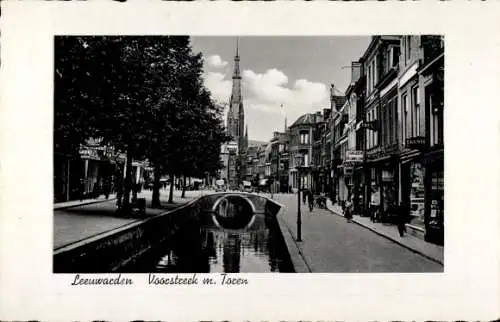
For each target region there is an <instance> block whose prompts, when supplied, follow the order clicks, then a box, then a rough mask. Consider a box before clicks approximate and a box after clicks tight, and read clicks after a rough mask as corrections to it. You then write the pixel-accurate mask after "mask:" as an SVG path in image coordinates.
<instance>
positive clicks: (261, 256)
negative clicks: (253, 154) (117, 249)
mask: <svg viewBox="0 0 500 322" xmlns="http://www.w3.org/2000/svg"><path fill="white" fill-rule="evenodd" d="M241 201H242V199H240V198H233V199H231V198H224V199H223V200H222V201H221V202H219V203H216V204H215V205H214V207H213V208H212V209H210V210H207V209H205V210H203V211H202V212H201V213H200V214H197V216H198V217H199V218H200V220H199V221H197V224H193V222H191V223H190V225H185V226H181V227H179V228H178V229H177V231H176V232H175V233H174V234H173V235H172V236H171V237H170V238H169V239H167V240H166V241H165V242H163V243H162V244H161V245H155V247H154V250H152V251H150V252H148V253H147V254H145V255H144V256H141V257H140V258H139V259H137V260H135V261H133V262H132V263H130V264H129V265H126V266H125V267H122V269H120V271H123V272H134V273H195V272H196V273H258V272H294V269H293V264H292V263H291V260H290V257H289V254H288V249H287V246H286V244H285V242H284V239H283V236H282V235H281V230H280V227H279V224H278V221H277V219H276V214H272V213H270V212H256V211H255V209H252V208H253V207H251V206H249V205H248V203H246V202H241Z"/></svg>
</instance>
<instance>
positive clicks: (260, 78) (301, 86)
mask: <svg viewBox="0 0 500 322" xmlns="http://www.w3.org/2000/svg"><path fill="white" fill-rule="evenodd" d="M204 79H205V85H206V86H207V88H208V89H209V90H210V91H211V93H212V97H213V99H215V100H217V101H219V102H222V103H229V98H230V96H231V84H232V79H231V75H230V74H224V73H219V72H207V73H205V75H204ZM242 95H243V104H244V106H245V119H246V121H248V128H249V136H250V138H251V139H255V140H265V141H267V140H269V139H270V137H271V136H272V132H273V131H276V130H279V131H282V130H283V127H284V118H285V115H286V117H287V119H288V125H291V124H292V123H293V122H294V121H295V120H296V119H297V118H298V117H300V116H301V115H302V114H304V113H313V112H315V111H320V110H322V109H323V108H325V107H328V106H329V105H330V103H329V94H328V88H327V86H326V85H325V84H323V83H316V82H312V81H309V80H307V79H297V80H295V82H293V83H291V84H289V78H288V76H287V75H286V74H285V73H284V72H282V71H280V70H278V69H275V68H273V69H268V70H267V71H265V72H264V73H256V72H254V71H252V70H244V71H243V73H242ZM281 105H283V108H281ZM226 109H227V106H226ZM226 112H227V111H226Z"/></svg>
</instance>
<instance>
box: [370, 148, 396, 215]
mask: <svg viewBox="0 0 500 322" xmlns="http://www.w3.org/2000/svg"><path fill="white" fill-rule="evenodd" d="M369 167H370V170H369V174H370V178H369V189H368V193H367V197H368V198H370V199H368V200H367V201H368V203H370V201H371V196H372V195H373V194H374V193H375V194H377V195H379V196H380V200H378V202H379V203H380V204H379V210H380V218H381V220H382V221H383V222H395V219H396V218H395V216H396V215H397V212H396V211H395V206H397V204H398V191H399V186H398V178H399V177H398V175H399V173H398V164H397V162H396V161H395V158H394V157H393V156H392V155H385V156H382V157H380V158H379V159H378V160H374V161H372V162H371V163H370V164H369Z"/></svg>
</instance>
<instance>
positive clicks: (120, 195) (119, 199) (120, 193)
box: [115, 176, 123, 209]
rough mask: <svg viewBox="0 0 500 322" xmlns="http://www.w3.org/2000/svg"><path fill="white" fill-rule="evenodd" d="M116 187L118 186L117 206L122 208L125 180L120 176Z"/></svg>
mask: <svg viewBox="0 0 500 322" xmlns="http://www.w3.org/2000/svg"><path fill="white" fill-rule="evenodd" d="M115 187H116V207H117V208H118V209H121V207H122V198H123V182H122V180H121V179H120V177H119V176H118V177H117V178H116V183H115Z"/></svg>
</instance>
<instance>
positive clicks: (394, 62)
mask: <svg viewBox="0 0 500 322" xmlns="http://www.w3.org/2000/svg"><path fill="white" fill-rule="evenodd" d="M398 64H399V47H392V52H391V67H398Z"/></svg>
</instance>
